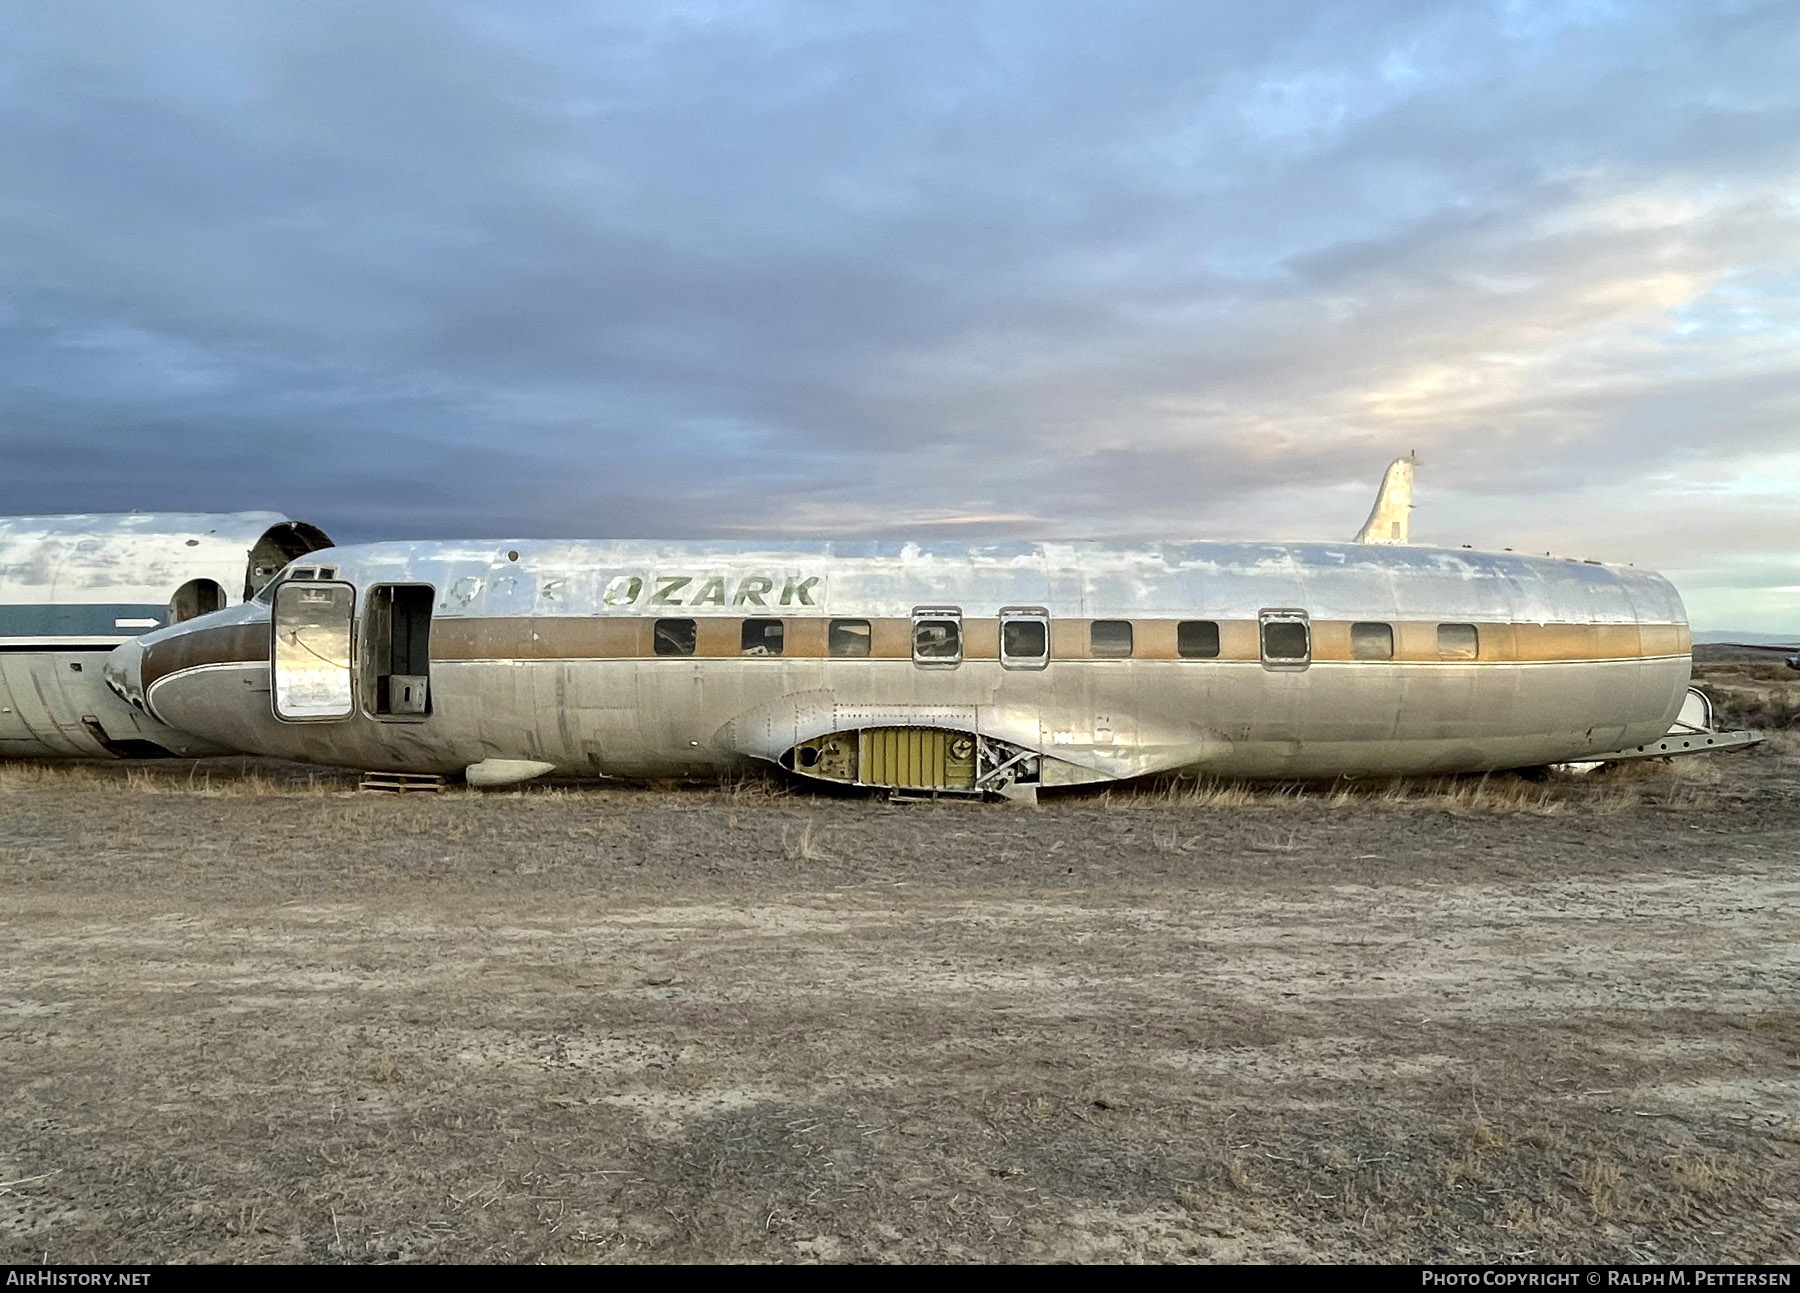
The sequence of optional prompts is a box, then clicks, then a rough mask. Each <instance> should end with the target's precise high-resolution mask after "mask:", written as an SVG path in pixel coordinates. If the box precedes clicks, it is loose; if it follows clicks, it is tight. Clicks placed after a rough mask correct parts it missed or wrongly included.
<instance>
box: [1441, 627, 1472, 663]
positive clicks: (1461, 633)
mask: <svg viewBox="0 0 1800 1293" xmlns="http://www.w3.org/2000/svg"><path fill="white" fill-rule="evenodd" d="M1480 654H1481V635H1480V634H1479V633H1477V632H1476V631H1475V626H1474V625H1473V624H1440V625H1438V655H1439V657H1440V658H1442V659H1445V660H1473V659H1475V658H1476V657H1478V656H1479V655H1480Z"/></svg>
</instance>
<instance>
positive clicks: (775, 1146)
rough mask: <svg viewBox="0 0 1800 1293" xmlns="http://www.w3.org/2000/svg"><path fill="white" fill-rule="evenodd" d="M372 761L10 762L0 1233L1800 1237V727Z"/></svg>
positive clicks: (1034, 1243)
mask: <svg viewBox="0 0 1800 1293" xmlns="http://www.w3.org/2000/svg"><path fill="white" fill-rule="evenodd" d="M354 785H355V780H354V778H353V777H350V776H343V775H339V774H335V773H329V772H326V773H321V772H318V771H316V770H308V769H303V768H294V767H287V766H279V765H259V764H240V763H238V762H236V761H230V760H226V761H215V762H211V763H206V764H200V765H191V764H167V765H144V766H138V767H130V768H126V767H122V766H117V765H109V766H105V767H92V768H82V767H76V768H48V767H38V766H30V765H9V766H5V767H0V882H3V883H4V885H5V888H6V901H5V903H4V904H3V905H0V1090H4V1091H5V1092H6V1115H7V1127H8V1134H7V1136H6V1137H5V1138H4V1139H0V1260H12V1261H25V1260H38V1259H41V1258H45V1257H47V1258H48V1259H49V1260H51V1261H156V1260H200V1261H256V1260H302V1261H318V1262H336V1261H441V1260H505V1261H539V1260H542V1261H644V1260H678V1259H723V1260H765V1259H774V1260H793V1261H818V1260H913V1261H917V1260H930V1259H945V1260H995V1259H1022V1260H1092V1259H1116V1260H1327V1261H1338V1260H1377V1261H1380V1260H1420V1261H1457V1262H1461V1261H1509V1260H1510V1261H1562V1260H1578V1261H1580V1260H1606V1261H1659V1262H1660V1261H1752V1260H1760V1261H1792V1260H1794V1259H1795V1258H1796V1257H1800V1248H1797V1247H1796V1241H1795V1238H1794V1236H1795V1235H1796V1233H1800V1121H1797V1113H1800V1006H1797V1005H1796V1002H1797V1001H1800V992H1797V991H1796V989H1797V988H1800V938H1797V937H1796V935H1797V934H1800V926H1797V918H1796V915H1795V913H1796V911H1800V902H1797V901H1796V900H1797V899H1800V878H1797V864H1800V743H1796V742H1794V741H1793V740H1792V738H1786V739H1783V740H1780V741H1772V742H1770V743H1768V744H1766V745H1764V746H1762V747H1759V748H1757V749H1755V750H1752V751H1748V752H1745V753H1741V754H1733V755H1726V756H1720V757H1715V758H1712V759H1710V760H1706V759H1695V760H1691V761H1685V762H1683V761H1677V762H1675V763H1669V764H1664V763H1649V764H1640V765H1635V766H1633V767H1631V768H1628V769H1620V770H1617V771H1615V772H1612V773H1600V774H1593V775H1588V776H1552V777H1550V778H1549V779H1547V780H1540V781H1532V780H1527V779H1524V778H1519V777H1498V776H1496V777H1487V778H1460V779H1449V780H1444V781H1434V782H1405V783H1395V784H1363V783H1354V784H1349V785H1341V786H1324V787H1318V786H1313V787H1292V786H1274V787H1243V786H1227V785H1196V784H1194V783H1192V782H1186V783H1174V784H1167V785H1161V786H1153V787H1145V788H1141V789H1138V790H1135V791H1134V792H1132V793H1125V794H1121V793H1113V794H1111V795H1105V794H1099V795H1087V796H1080V797H1073V798H1067V799H1062V800H1057V801H1052V802H1047V803H1046V804H1045V805H1044V806H1043V807H1041V808H1039V809H1037V810H1031V809H1025V808H1020V807H1016V806H1012V805H986V806H982V805H964V804H948V803H946V804H884V803H878V802H872V801H867V800H861V799H852V798H844V797H831V796H820V795H815V794H808V793H804V792H793V791H791V790H790V789H789V788H788V787H786V786H784V785H782V784H780V783H777V782H769V781H760V780H749V781H744V782H740V783H738V784H736V785H733V786H728V787H724V788H716V789H698V790H694V789H690V790H683V791H679V792H669V791H662V792H659V791H656V790H630V789H618V788H611V787H598V788H593V787H588V788H584V787H565V786H547V787H543V786H533V787H527V788H525V789H524V790H522V791H518V792H508V793H499V794H492V793H490V794H480V793H474V792H467V791H453V792H450V793H446V794H443V795H435V796H434V795H407V796H382V795H369V794H358V793H356V791H355V790H354Z"/></svg>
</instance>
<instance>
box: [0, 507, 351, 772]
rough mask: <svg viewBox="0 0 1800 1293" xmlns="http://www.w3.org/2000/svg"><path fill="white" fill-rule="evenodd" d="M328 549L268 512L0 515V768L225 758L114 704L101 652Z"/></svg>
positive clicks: (308, 531)
mask: <svg viewBox="0 0 1800 1293" xmlns="http://www.w3.org/2000/svg"><path fill="white" fill-rule="evenodd" d="M328 542H330V540H329V539H327V538H326V537H325V535H324V534H322V533H321V532H320V531H318V530H317V529H315V528H313V527H312V526H310V525H306V524H304V523H303V522H298V521H290V520H288V519H287V518H286V517H284V516H281V515H279V514H277V513H274V512H232V513H168V512H130V513H115V514H110V515H98V514H94V515H79V516H11V517H0V758H4V757H11V758H55V757H64V758H96V757H104V756H107V755H113V756H118V757H126V758H130V757H156V756H161V755H168V754H183V755H193V754H215V753H224V752H227V750H226V749H225V748H224V747H220V746H217V745H215V744H212V743H210V742H207V741H204V740H201V739H199V738H198V737H196V736H195V735H194V734H192V733H188V732H181V731H177V730H175V729H173V728H170V727H167V726H166V725H164V724H161V723H158V722H156V721H155V720H154V719H152V718H151V717H150V716H149V715H148V714H146V713H144V712H143V711H142V710H141V709H138V708H134V707H132V706H130V705H127V704H125V703H123V702H122V701H121V700H120V698H119V697H118V696H116V695H114V694H113V692H112V691H110V690H109V689H108V688H107V687H106V686H105V684H104V683H103V681H102V679H101V668H102V666H103V665H104V663H105V661H106V655H107V653H108V652H109V651H111V650H112V649H113V648H114V647H115V646H117V645H118V644H119V643H121V642H127V641H129V640H131V639H132V638H134V637H137V636H138V635H139V634H141V633H143V632H145V631H146V630H149V629H156V628H160V627H163V626H166V625H170V624H177V623H180V622H182V621H185V620H190V619H194V618H197V617H199V616H201V615H204V614H207V613H209V612H212V611H215V610H218V609H220V608H222V607H228V606H230V605H232V604H233V603H234V602H240V601H242V600H244V599H246V598H248V597H251V596H253V595H254V594H255V593H256V592H257V591H258V590H259V589H261V588H262V586H263V585H264V584H266V583H267V582H268V581H269V580H271V579H272V578H274V577H275V575H276V573H277V572H278V571H280V570H281V568H282V567H283V566H285V565H287V563H288V562H289V561H291V560H293V559H294V558H295V557H296V556H299V555H301V554H302V553H305V552H307V551H309V550H311V549H313V548H318V547H323V546H324V545H325V544H327V543H328Z"/></svg>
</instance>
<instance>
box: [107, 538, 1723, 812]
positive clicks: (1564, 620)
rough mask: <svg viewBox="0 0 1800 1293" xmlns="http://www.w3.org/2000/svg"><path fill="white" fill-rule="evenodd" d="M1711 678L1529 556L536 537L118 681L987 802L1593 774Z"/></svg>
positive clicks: (160, 658) (307, 561) (211, 725)
mask: <svg viewBox="0 0 1800 1293" xmlns="http://www.w3.org/2000/svg"><path fill="white" fill-rule="evenodd" d="M1690 663H1691V660H1690V639H1689V634H1688V627H1687V622H1686V615H1685V612H1684V611H1683V609H1682V606H1681V602H1680V599H1679V597H1678V596H1677V595H1676V593H1675V590H1674V589H1673V588H1672V587H1671V586H1670V585H1669V583H1668V582H1667V581H1666V580H1664V579H1662V578H1661V577H1660V576H1657V575H1654V574H1651V573H1649V572H1646V571H1640V570H1636V569H1632V568H1621V567H1615V566H1604V565H1600V564H1597V563H1591V562H1579V561H1568V560H1561V559H1553V558H1542V557H1539V558H1533V557H1525V556H1521V555H1517V554H1511V553H1505V554H1501V553H1486V552H1472V551H1468V550H1463V549H1442V548H1428V547H1402V546H1385V547H1375V546H1366V545H1360V544H1354V543H1351V544H1321V543H1292V544H1283V543H1244V544H1240V543H1180V544H1162V545H1146V546H1111V545H1100V544H1005V545H992V546H967V545H954V544H937V545H932V544H926V545H918V544H896V543H849V544H846V543H816V544H794V545H786V546H780V547H769V546H763V545H753V544H675V543H653V542H615V543H606V542H543V541H523V540H521V541H516V542H499V543H484V542H483V543H386V544H372V545H367V546H360V547H346V548H336V549H327V550H324V551H320V552H315V553H312V554H310V555H308V556H307V557H305V558H304V559H302V560H301V561H299V562H296V563H295V565H294V566H292V567H290V568H289V570H288V572H286V574H284V576H283V578H282V580H281V581H279V583H278V585H274V586H272V587H271V589H269V590H265V592H264V594H262V595H261V596H260V597H259V598H258V599H257V600H256V601H252V602H248V603H246V604H244V605H242V606H238V607H234V608H231V609H229V610H226V611H222V612H219V613H217V614H214V615H210V616H204V617H201V618H199V619H196V620H194V621H192V622H189V623H186V624H182V625H179V626H176V627H173V628H170V629H165V630H162V631H159V632H155V633H151V634H149V635H147V636H146V637H144V638H142V639H140V640H139V641H137V642H135V643H132V644H129V645H128V646H126V647H123V648H121V649H120V650H119V651H118V652H116V653H115V655H114V657H113V661H112V663H111V664H110V665H109V669H108V673H109V679H110V680H111V681H112V683H113V684H114V686H115V687H116V688H117V689H118V690H119V691H120V693H121V694H122V695H125V696H127V697H130V698H131V699H132V700H133V701H134V703H136V704H138V705H140V706H141V707H143V709H144V710H145V711H146V712H147V713H149V714H150V715H152V716H154V717H155V718H157V719H159V720H161V721H162V722H165V723H168V724H170V725H172V726H174V727H177V728H179V729H181V730H183V731H186V732H189V733H192V734H194V735H195V736H196V737H199V738H202V739H204V740H207V741H209V742H214V743H217V744H221V745H225V746H229V747H231V748H235V749H240V750H245V751H249V752H253V753H258V754H266V755H274V756H279V757H283V758H292V759H301V760H307V761H312V762H316V763H325V764H333V765H338V766H348V767H354V768H363V769H369V770H388V771H412V772H425V773H445V774H448V773H455V772H459V771H462V770H464V769H469V768H471V767H481V766H487V767H499V766H505V767H509V768H511V767H516V768H519V769H523V770H524V771H523V772H521V773H520V775H532V774H533V773H534V772H538V773H541V772H548V771H554V772H556V773H560V774H573V775H588V776H597V775H606V776H630V777H658V776H681V775H711V774H715V773H718V772H722V771H726V770H729V769H731V768H733V767H735V766H741V765H745V764H747V763H751V762H754V761H764V762H771V763H778V764H781V765H783V766H786V767H790V768H792V769H793V770H794V771H796V772H800V773H803V774H806V775H810V776H814V777H821V778H825V779H828V780H833V781H839V782H845V783H850V784H860V785H871V786H883V785H885V786H894V787H899V788H908V789H934V790H940V789H941V790H967V791H981V790H1007V789H1009V788H1013V789H1016V788H1019V787H1022V786H1032V787H1038V786H1042V787H1051V786H1057V785H1072V784H1080V783H1087V782H1103V781H1111V780H1116V779H1121V778H1128V777H1136V776H1143V775H1147V774H1152V773H1161V772H1169V771H1174V770H1177V769H1191V770H1195V771H1203V772H1207V773H1211V774H1215V775H1219V776H1230V777H1253V778H1279V777H1309V778H1310V777H1330V776H1345V775H1351V776H1367V775H1388V774H1391V775H1401V774H1414V773H1449V772H1468V771H1479V770H1485V769H1497V768H1509V767H1525V766H1534V765H1540V764H1545V763H1554V762H1562V761H1567V760H1576V759H1580V758H1582V757H1583V756H1585V755H1589V754H1594V753H1597V752H1601V751H1607V750H1614V749H1619V748H1621V747H1624V746H1628V745H1631V744H1634V743H1637V742H1642V741H1647V740H1652V739H1654V738H1656V737H1658V736H1660V735H1661V734H1663V733H1664V732H1665V731H1666V730H1667V729H1668V727H1669V724H1670V722H1671V721H1672V720H1673V719H1674V717H1675V715H1676V713H1677V712H1678V711H1679V709H1680V706H1681V703H1682V699H1683V695H1684V692H1685V689H1686V686H1687V683H1688V678H1689V671H1690ZM471 779H474V774H473V772H472V773H471Z"/></svg>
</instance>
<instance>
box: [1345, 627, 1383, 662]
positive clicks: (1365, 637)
mask: <svg viewBox="0 0 1800 1293" xmlns="http://www.w3.org/2000/svg"><path fill="white" fill-rule="evenodd" d="M1350 656H1351V658H1352V659H1355V660H1392V659H1393V658H1394V628H1393V625H1391V624H1352V625H1351V626H1350Z"/></svg>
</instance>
